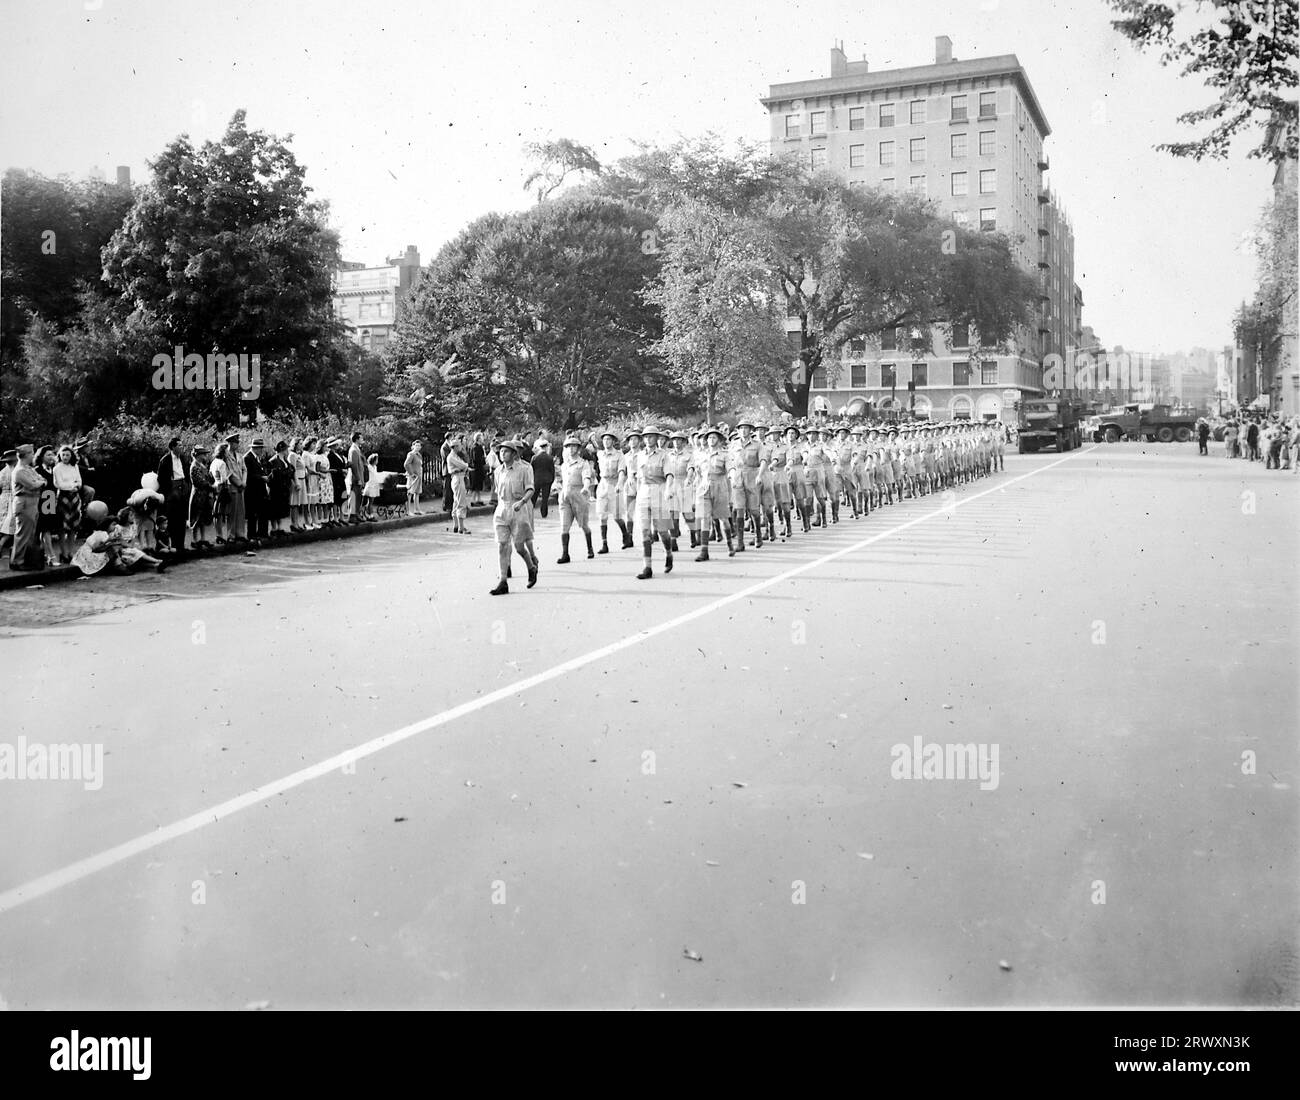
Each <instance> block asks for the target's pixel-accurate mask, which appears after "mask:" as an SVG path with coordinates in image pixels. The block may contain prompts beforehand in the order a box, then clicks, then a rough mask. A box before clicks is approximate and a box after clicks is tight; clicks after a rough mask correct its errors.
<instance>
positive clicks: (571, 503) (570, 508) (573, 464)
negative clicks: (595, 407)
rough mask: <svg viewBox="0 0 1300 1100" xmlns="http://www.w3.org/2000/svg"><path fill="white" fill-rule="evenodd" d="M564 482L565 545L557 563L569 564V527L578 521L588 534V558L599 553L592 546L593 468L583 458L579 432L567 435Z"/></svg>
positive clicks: (562, 467) (561, 478)
mask: <svg viewBox="0 0 1300 1100" xmlns="http://www.w3.org/2000/svg"><path fill="white" fill-rule="evenodd" d="M558 480H559V482H560V522H561V523H562V524H563V530H562V531H561V534H560V543H561V545H562V546H563V547H564V550H563V552H562V553H561V554H560V557H559V559H558V560H557V561H556V563H555V564H556V565H568V564H569V529H570V528H571V527H572V526H573V522H574V520H577V521H578V526H579V527H581V528H582V533H583V534H584V535H586V536H587V557H588V558H594V557H595V556H596V552H595V551H594V550H593V549H592V548H591V525H590V524H589V523H588V522H587V514H588V512H589V511H590V506H589V504H588V501H589V500H590V499H591V467H590V466H588V465H587V463H586V461H585V460H584V459H583V457H582V440H581V439H579V438H578V437H577V436H576V435H570V436H566V437H565V440H564V462H563V463H561V465H560V469H559V479H558Z"/></svg>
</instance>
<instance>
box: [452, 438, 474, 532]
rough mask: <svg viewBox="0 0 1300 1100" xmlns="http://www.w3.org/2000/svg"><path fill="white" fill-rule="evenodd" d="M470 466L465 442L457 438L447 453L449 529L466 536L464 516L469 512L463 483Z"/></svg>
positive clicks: (467, 529)
mask: <svg viewBox="0 0 1300 1100" xmlns="http://www.w3.org/2000/svg"><path fill="white" fill-rule="evenodd" d="M470 469H471V467H470V464H469V462H468V460H467V459H466V457H465V440H464V437H463V436H457V437H456V439H455V440H454V441H453V442H452V447H451V450H449V451H448V452H447V469H446V474H447V476H448V477H449V478H451V529H452V531H453V532H454V533H456V534H461V535H468V534H469V528H468V527H466V526H465V515H466V513H467V512H468V511H469V509H468V508H467V507H466V504H465V489H466V486H465V481H466V478H467V477H468V475H469V472H470Z"/></svg>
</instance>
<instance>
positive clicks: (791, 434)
mask: <svg viewBox="0 0 1300 1100" xmlns="http://www.w3.org/2000/svg"><path fill="white" fill-rule="evenodd" d="M802 434H803V433H802V432H801V431H800V430H799V429H798V428H797V427H796V426H795V425H793V424H791V425H790V427H788V428H786V430H785V437H786V439H787V440H788V441H789V449H790V457H789V459H788V463H789V466H790V495H791V496H792V497H794V501H795V503H796V504H797V505H798V506H799V522H800V523H802V524H803V529H804V531H805V532H807V531H811V530H812V507H813V498H812V485H811V483H810V482H809V480H808V465H807V453H808V450H807V444H806V443H804V442H802V441H801V439H800V437H801V436H802Z"/></svg>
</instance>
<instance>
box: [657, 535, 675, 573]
mask: <svg viewBox="0 0 1300 1100" xmlns="http://www.w3.org/2000/svg"><path fill="white" fill-rule="evenodd" d="M660 538H662V539H663V544H664V572H665V573H671V572H672V571H673V551H674V550H676V549H677V540H676V539H675V538H673V537H672V536H671V535H667V534H665V535H661V536H660Z"/></svg>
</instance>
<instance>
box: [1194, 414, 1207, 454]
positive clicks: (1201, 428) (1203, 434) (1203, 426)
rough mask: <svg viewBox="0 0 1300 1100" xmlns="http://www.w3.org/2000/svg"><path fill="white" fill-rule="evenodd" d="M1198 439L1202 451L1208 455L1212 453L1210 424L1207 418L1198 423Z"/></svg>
mask: <svg viewBox="0 0 1300 1100" xmlns="http://www.w3.org/2000/svg"><path fill="white" fill-rule="evenodd" d="M1196 439H1197V442H1198V443H1199V444H1200V448H1201V450H1200V453H1201V454H1203V455H1208V454H1209V453H1210V425H1209V422H1208V421H1206V420H1202V421H1201V422H1200V423H1199V424H1197V425H1196Z"/></svg>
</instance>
